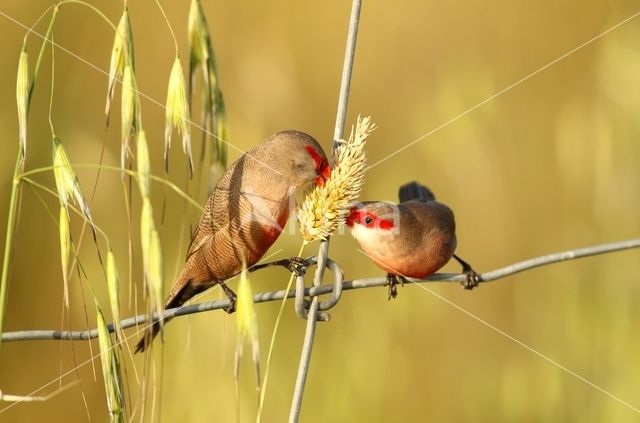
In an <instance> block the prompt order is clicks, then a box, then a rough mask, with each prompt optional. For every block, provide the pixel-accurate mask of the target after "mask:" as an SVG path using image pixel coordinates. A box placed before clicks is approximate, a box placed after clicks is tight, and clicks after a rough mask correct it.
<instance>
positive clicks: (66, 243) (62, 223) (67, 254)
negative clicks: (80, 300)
mask: <svg viewBox="0 0 640 423" xmlns="http://www.w3.org/2000/svg"><path fill="white" fill-rule="evenodd" d="M58 227H59V230H60V263H61V267H62V281H63V283H64V306H65V307H66V308H67V309H68V308H69V261H70V259H71V233H70V232H69V212H68V211H67V208H66V207H65V206H63V205H60V219H59V221H58Z"/></svg>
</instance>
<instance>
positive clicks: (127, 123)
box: [120, 65, 141, 169]
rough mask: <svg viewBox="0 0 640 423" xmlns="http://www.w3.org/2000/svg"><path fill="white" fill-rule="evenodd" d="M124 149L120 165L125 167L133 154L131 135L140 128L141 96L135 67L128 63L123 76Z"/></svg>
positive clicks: (121, 152)
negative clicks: (134, 70) (128, 158)
mask: <svg viewBox="0 0 640 423" xmlns="http://www.w3.org/2000/svg"><path fill="white" fill-rule="evenodd" d="M121 107H122V110H121V113H122V149H121V151H120V166H121V167H122V168H123V169H124V167H125V161H126V159H127V157H128V156H131V147H130V145H131V136H132V135H134V134H135V133H136V131H137V130H138V129H139V128H140V126H141V122H140V119H141V117H140V97H139V95H138V86H137V84H136V77H135V74H134V73H133V68H132V67H131V66H129V65H126V66H125V68H124V74H123V77H122V99H121Z"/></svg>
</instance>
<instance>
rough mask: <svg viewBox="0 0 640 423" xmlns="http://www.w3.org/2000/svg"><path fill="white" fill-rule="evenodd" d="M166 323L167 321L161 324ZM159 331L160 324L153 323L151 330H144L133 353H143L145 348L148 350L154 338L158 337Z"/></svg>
mask: <svg viewBox="0 0 640 423" xmlns="http://www.w3.org/2000/svg"><path fill="white" fill-rule="evenodd" d="M166 322H167V320H165V321H164V322H163V323H166ZM160 329H161V326H160V322H154V323H153V325H152V326H151V328H149V329H146V330H145V331H144V336H143V337H142V339H140V340H139V341H138V343H137V344H136V351H135V352H136V353H139V352H144V351H145V350H146V349H147V348H149V346H150V345H151V343H152V342H153V340H154V339H155V337H156V336H157V335H158V332H160Z"/></svg>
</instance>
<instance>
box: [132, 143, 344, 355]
mask: <svg viewBox="0 0 640 423" xmlns="http://www.w3.org/2000/svg"><path fill="white" fill-rule="evenodd" d="M330 173H331V168H330V167H329V164H328V161H327V157H326V155H325V153H324V151H323V149H322V147H321V146H320V144H319V143H318V142H317V141H316V140H315V139H314V138H313V137H312V136H311V135H308V134H306V133H303V132H300V131H295V130H287V131H282V132H278V133H276V134H273V135H271V136H270V137H268V138H267V139H266V140H265V141H263V142H262V143H261V144H259V145H257V146H255V147H253V148H252V149H250V150H249V151H247V152H246V153H245V154H243V155H242V156H241V157H240V158H239V159H238V160H236V161H235V162H234V163H233V164H231V166H230V167H229V168H228V169H227V170H226V171H225V172H224V173H223V175H222V176H221V177H220V180H219V182H218V183H217V185H216V187H215V188H214V190H213V191H212V193H211V194H210V195H209V198H208V200H207V203H206V205H205V208H204V212H203V213H202V217H201V218H200V221H199V223H198V225H197V227H196V228H195V230H194V231H193V234H192V237H191V243H190V245H189V249H188V252H187V257H186V262H185V264H184V267H183V268H182V271H181V272H180V273H179V275H178V277H177V278H176V280H175V282H174V284H173V287H172V288H171V291H170V293H169V295H168V297H167V299H166V300H165V302H164V309H170V308H175V307H179V306H181V305H183V304H184V303H185V302H187V301H188V300H189V299H190V298H192V297H193V296H194V295H197V294H199V293H201V292H203V291H205V290H207V289H209V288H211V287H212V286H214V285H220V286H221V288H222V289H223V291H224V293H225V294H226V295H227V297H228V298H229V301H230V305H229V306H228V307H227V308H226V309H225V311H226V312H228V313H233V312H234V311H235V302H236V294H235V293H234V292H233V291H232V290H231V289H230V288H229V287H228V286H227V285H226V284H225V282H224V281H225V280H227V279H229V278H231V277H233V276H235V275H237V274H238V273H240V272H241V271H242V268H243V266H246V267H247V268H249V267H251V266H253V265H254V264H255V263H256V262H257V261H258V260H260V258H261V257H262V256H263V255H264V254H265V253H266V251H267V250H268V249H269V247H271V245H272V244H273V243H274V242H275V241H276V239H277V238H278V236H279V235H280V233H281V232H282V229H283V227H284V225H285V224H286V222H287V219H288V218H289V213H290V210H291V209H292V208H294V207H295V201H296V198H295V192H296V190H297V189H298V188H301V187H303V186H306V185H310V184H311V183H315V184H316V185H320V186H322V185H323V184H324V182H325V181H326V180H327V179H328V178H329V176H330ZM165 322H166V319H165ZM160 327H161V324H160V322H158V321H156V322H154V323H153V325H152V327H151V328H150V329H147V331H146V333H145V334H144V336H143V337H142V339H141V340H140V341H139V342H138V344H137V346H136V352H142V351H144V350H145V349H147V348H148V347H149V345H151V342H152V341H153V339H154V338H155V336H156V335H157V334H158V332H159V330H160Z"/></svg>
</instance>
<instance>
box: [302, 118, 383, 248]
mask: <svg viewBox="0 0 640 423" xmlns="http://www.w3.org/2000/svg"><path fill="white" fill-rule="evenodd" d="M374 129H375V125H374V124H373V123H372V122H371V118H370V117H365V118H360V116H358V120H357V123H356V127H355V129H354V128H351V135H350V136H349V139H348V140H347V141H344V140H340V141H339V142H338V146H337V147H336V149H335V150H334V154H333V167H332V168H331V176H330V177H329V179H327V181H326V182H325V184H324V185H323V186H316V187H315V188H314V189H313V190H312V191H311V192H310V193H308V194H307V196H306V197H305V199H304V202H303V203H302V207H301V208H300V211H299V212H298V221H299V222H300V230H301V232H302V236H303V237H304V240H305V242H311V241H315V240H319V239H327V238H328V237H329V236H330V235H331V233H333V231H335V230H336V228H337V227H338V225H340V224H343V223H344V221H345V219H346V217H347V214H348V213H349V208H350V205H351V203H352V202H353V201H354V200H355V199H356V198H357V197H358V195H359V194H360V190H361V189H362V185H363V183H364V172H365V167H366V164H367V161H366V155H365V151H364V149H365V145H366V141H367V137H368V136H369V134H371V132H372V131H373V130H374Z"/></svg>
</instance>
